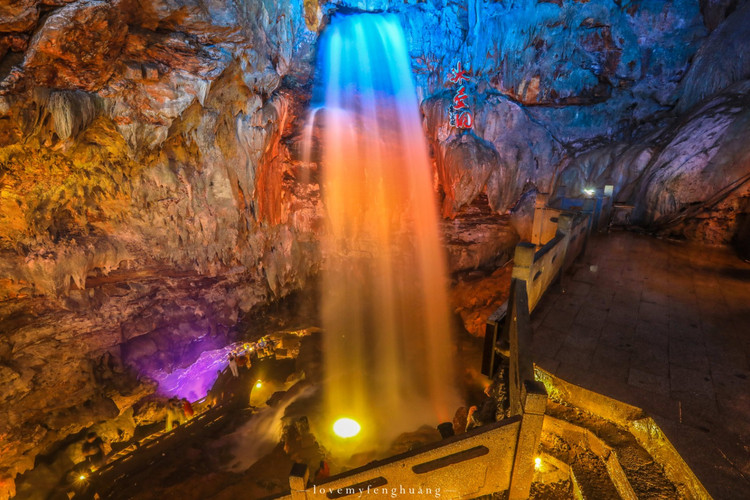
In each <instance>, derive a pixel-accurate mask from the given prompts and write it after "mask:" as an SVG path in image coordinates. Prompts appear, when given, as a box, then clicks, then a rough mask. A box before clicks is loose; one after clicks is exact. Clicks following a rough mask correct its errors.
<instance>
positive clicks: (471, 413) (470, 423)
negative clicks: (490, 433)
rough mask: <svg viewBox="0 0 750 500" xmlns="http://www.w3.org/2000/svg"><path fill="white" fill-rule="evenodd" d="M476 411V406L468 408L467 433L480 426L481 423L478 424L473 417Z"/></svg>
mask: <svg viewBox="0 0 750 500" xmlns="http://www.w3.org/2000/svg"><path fill="white" fill-rule="evenodd" d="M476 411H477V407H476V406H471V407H469V414H468V415H467V416H466V430H467V431H470V430H471V429H473V428H475V427H479V426H480V425H482V424H481V422H479V421H478V420H477V418H476V416H475V415H474V414H475V413H476Z"/></svg>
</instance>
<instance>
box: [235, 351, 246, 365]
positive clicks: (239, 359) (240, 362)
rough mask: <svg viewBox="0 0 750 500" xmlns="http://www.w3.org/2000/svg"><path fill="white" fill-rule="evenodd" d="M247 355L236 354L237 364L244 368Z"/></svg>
mask: <svg viewBox="0 0 750 500" xmlns="http://www.w3.org/2000/svg"><path fill="white" fill-rule="evenodd" d="M247 361H248V359H247V355H246V354H244V353H242V354H240V355H239V356H237V366H239V367H242V368H245V367H247Z"/></svg>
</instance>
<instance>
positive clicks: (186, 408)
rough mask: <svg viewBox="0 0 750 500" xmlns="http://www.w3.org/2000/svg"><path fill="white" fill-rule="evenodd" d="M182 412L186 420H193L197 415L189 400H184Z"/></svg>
mask: <svg viewBox="0 0 750 500" xmlns="http://www.w3.org/2000/svg"><path fill="white" fill-rule="evenodd" d="M182 412H183V414H184V415H185V418H186V419H190V418H193V415H195V411H193V405H191V404H190V401H188V400H187V398H182Z"/></svg>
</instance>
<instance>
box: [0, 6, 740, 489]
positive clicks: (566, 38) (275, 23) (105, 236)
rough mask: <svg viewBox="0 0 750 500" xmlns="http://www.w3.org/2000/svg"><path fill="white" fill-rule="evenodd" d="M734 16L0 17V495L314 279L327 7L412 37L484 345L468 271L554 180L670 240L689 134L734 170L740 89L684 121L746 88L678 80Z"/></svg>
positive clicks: (467, 10)
mask: <svg viewBox="0 0 750 500" xmlns="http://www.w3.org/2000/svg"><path fill="white" fill-rule="evenodd" d="M743 5H746V4H745V3H744V2H728V3H727V2H723V3H722V2H721V1H713V0H710V1H709V0H706V1H701V2H698V1H697V0H696V1H691V0H673V1H666V2H665V1H651V0H641V1H635V2H619V1H613V0H590V1H588V2H581V1H576V0H547V1H543V0H539V1H537V0H525V1H521V0H516V1H504V2H495V1H488V0H460V1H459V0H430V1H427V2H423V1H417V0H407V1H404V2H386V1H381V0H373V1H364V0H363V1H340V2H332V1H323V0H318V1H315V0H312V1H309V0H304V1H303V0H280V1H266V0H246V1H244V2H235V1H231V0H212V1H210V2H209V1H205V0H21V1H16V2H12V3H10V4H7V3H5V4H3V5H0V332H2V336H0V376H2V380H3V381H7V383H6V384H3V388H2V389H1V390H0V437H1V438H2V439H1V440H0V498H2V497H3V495H5V496H7V495H9V494H11V493H12V491H13V487H14V486H13V478H14V477H15V476H16V475H17V474H18V473H20V472H22V471H24V470H27V469H29V468H31V467H33V465H34V460H35V457H36V456H37V455H39V454H45V453H51V452H53V451H54V450H55V449H56V448H57V447H58V445H59V443H60V442H61V440H62V439H63V438H65V436H68V435H72V434H75V433H77V432H79V431H80V430H82V429H84V428H86V427H89V426H91V425H92V424H94V423H96V422H97V421H100V420H102V419H107V418H113V417H115V416H117V415H124V414H125V412H126V411H129V410H128V408H130V407H131V406H132V405H133V404H134V403H135V402H136V401H138V400H140V399H142V398H143V397H145V396H147V395H149V394H152V393H153V392H154V390H155V387H154V386H153V384H151V383H150V382H149V381H148V379H147V378H146V375H147V374H148V373H149V371H152V370H170V369H172V368H173V367H176V366H182V365H184V364H187V363H190V362H191V361H192V360H194V359H195V358H196V357H197V354H198V353H199V352H200V351H201V350H202V349H205V348H210V347H213V346H216V345H219V344H221V343H222V342H226V340H227V339H228V338H230V337H231V336H232V335H233V334H234V333H233V328H235V325H236V323H237V320H238V318H239V317H241V316H242V315H243V314H244V313H246V312H248V311H249V310H251V309H252V308H253V307H255V306H261V305H263V304H267V303H268V302H269V301H271V300H273V299H274V298H277V297H282V296H284V295H285V294H287V293H289V292H290V291H293V290H297V289H300V288H302V287H303V286H304V285H305V283H307V282H308V281H309V280H310V279H311V278H312V277H313V276H314V275H315V273H316V271H317V269H318V268H319V266H320V265H321V262H320V260H321V259H320V256H319V254H318V250H317V245H316V241H317V235H316V231H317V228H318V227H319V225H320V217H321V210H320V194H319V187H318V183H317V173H318V166H317V165H316V164H314V163H305V162H303V161H302V159H301V158H300V156H301V155H300V144H299V143H300V140H301V137H302V123H303V121H304V117H305V113H306V106H307V104H308V102H309V99H310V94H311V92H312V87H313V83H312V82H313V72H314V59H315V42H316V39H317V35H318V33H319V31H320V30H321V29H324V26H325V23H326V19H327V17H328V16H330V15H332V13H333V12H335V11H337V10H339V9H342V8H349V9H361V10H369V11H377V10H388V11H390V12H393V13H395V14H396V15H398V16H400V18H401V20H402V24H403V26H404V28H405V30H406V33H407V37H408V40H409V44H410V47H409V48H410V54H411V58H412V66H413V69H414V73H415V78H416V82H417V86H418V92H419V95H420V98H421V99H422V110H423V113H424V125H425V131H426V134H427V137H428V139H429V141H430V144H431V147H432V152H433V156H434V160H435V172H436V189H437V190H438V191H439V193H440V196H441V200H440V202H441V204H442V213H443V215H444V216H445V217H446V219H447V220H446V221H445V223H444V224H443V229H444V231H445V234H446V242H447V246H448V249H449V253H450V259H451V263H452V266H453V270H454V271H457V272H459V271H460V272H469V273H470V275H467V276H468V277H465V278H460V279H458V280H457V283H458V285H457V288H456V293H455V294H454V295H455V300H456V309H457V310H458V311H459V312H460V314H461V316H462V317H464V319H465V322H466V325H467V327H469V328H470V329H471V330H472V331H478V330H480V329H481V324H482V321H483V320H482V316H481V314H479V315H477V314H476V311H475V310H476V309H477V308H480V309H482V311H485V310H490V309H492V307H493V304H494V302H496V301H497V300H500V299H501V298H502V294H503V291H502V290H500V289H499V288H502V286H504V285H502V286H501V285H498V283H499V284H502V283H505V281H506V280H505V276H504V275H491V274H490V275H489V276H488V277H487V280H488V281H482V278H481V272H480V273H478V274H477V273H473V271H474V270H476V269H478V268H483V267H488V268H491V267H492V266H494V265H497V264H501V263H502V261H503V260H504V259H505V258H506V257H505V256H507V255H508V254H509V252H510V250H509V249H510V248H512V245H513V244H514V243H515V241H516V239H517V237H518V236H517V231H516V230H513V228H512V227H510V226H509V221H510V220H521V219H523V217H522V213H521V212H523V210H522V209H521V208H519V207H524V206H526V205H527V203H526V204H524V202H523V200H524V199H525V198H524V197H525V196H526V194H528V193H532V192H533V191H534V190H539V191H542V192H548V191H550V190H551V189H552V188H553V186H555V185H557V184H560V185H562V184H561V183H558V182H557V180H556V179H557V177H558V173H559V172H561V171H562V172H563V173H562V176H561V177H560V178H561V179H565V183H563V184H565V185H566V186H574V185H576V183H579V184H580V183H582V182H586V181H588V179H589V178H590V177H592V176H593V177H596V176H598V177H596V178H597V179H598V178H603V177H602V176H608V175H609V176H610V177H609V178H617V179H618V181H617V182H619V184H618V194H619V196H621V197H627V198H630V197H631V196H632V197H634V198H637V199H639V200H642V202H641V203H642V206H643V207H644V209H643V220H644V221H645V222H646V223H649V224H658V223H660V222H661V221H664V220H666V219H665V217H667V218H668V217H670V216H671V215H670V214H672V213H673V211H674V210H677V209H679V207H681V206H693V205H694V204H695V203H696V199H697V198H696V196H697V197H698V198H699V197H700V193H699V192H698V191H697V190H695V191H694V192H692V193H693V194H694V196H692V195H691V196H692V197H691V196H682V195H678V196H673V197H672V198H668V197H667V198H665V196H664V194H663V192H662V191H660V190H659V189H658V186H661V185H670V186H676V187H674V189H677V190H678V191H679V190H680V189H682V188H681V187H680V186H683V185H686V184H685V180H684V179H683V180H682V181H681V180H679V179H681V178H683V177H680V176H683V174H684V173H683V171H682V170H681V167H679V162H678V161H677V159H678V158H680V157H681V156H680V155H679V154H677V153H674V151H675V148H678V145H680V144H683V143H684V142H685V141H684V140H683V139H682V138H683V137H688V136H690V135H691V134H694V133H696V130H697V131H698V132H700V133H704V132H705V133H708V131H709V130H714V129H715V130H719V129H720V130H722V131H724V132H722V133H721V134H718V135H717V134H714V135H712V136H711V137H715V138H717V141H718V138H719V137H720V136H721V137H725V136H726V137H727V140H726V141H724V142H720V143H718V142H711V141H712V139H711V138H706V142H705V144H706V147H711V146H712V145H714V146H716V147H717V148H718V149H717V151H716V152H715V154H714V155H713V156H712V158H716V160H712V161H709V162H705V163H704V166H705V168H704V169H703V170H700V169H699V170H691V172H703V171H707V170H711V169H714V168H717V169H718V170H717V171H716V172H715V175H714V174H712V175H714V177H712V178H711V179H712V180H711V181H710V182H709V183H719V182H720V179H719V178H720V177H721V176H722V175H729V173H736V172H738V169H739V170H741V167H738V166H737V162H734V163H732V162H733V161H734V160H733V158H740V156H737V155H740V153H739V152H736V151H735V149H732V148H733V147H734V146H732V145H731V144H733V142H732V141H731V138H734V137H740V136H741V134H742V133H744V132H743V131H745V130H746V128H743V127H745V126H746V125H745V123H746V122H747V120H746V113H745V112H744V111H742V109H740V110H735V108H738V107H739V108H743V109H747V103H746V101H745V100H743V99H744V97H741V95H745V94H744V92H745V91H744V87H737V89H735V90H734V91H732V92H733V93H732V92H730V93H729V94H726V95H725V96H724V97H716V98H715V99H716V100H715V101H712V102H713V104H707V105H706V106H704V107H701V108H700V109H697V110H694V111H691V113H692V114H691V115H690V117H691V118H689V119H688V121H687V122H686V121H685V120H682V121H680V120H677V119H676V118H675V115H674V113H673V108H674V106H675V105H676V104H679V105H680V106H686V108H685V109H687V108H690V106H693V104H689V105H688V104H687V103H688V102H689V101H691V99H693V100H694V99H700V98H703V97H704V96H705V95H707V94H708V93H714V92H716V91H720V90H722V88H723V86H725V84H728V83H731V82H735V81H738V80H739V79H741V78H740V77H739V76H737V74H735V73H736V71H735V69H736V67H744V66H742V65H739V66H736V67H735V66H733V67H732V68H730V69H731V71H730V73H731V75H730V76H728V77H727V78H726V79H722V80H717V83H716V84H715V85H713V86H710V87H706V86H696V85H692V84H689V81H690V78H685V79H684V82H683V83H680V82H681V80H682V79H683V76H684V75H685V74H686V71H687V72H689V73H688V75H692V74H693V73H690V72H691V71H699V70H692V69H690V61H691V58H692V57H693V56H695V57H696V61H698V62H696V65H695V67H697V65H698V64H699V63H700V61H703V60H704V59H706V60H708V59H710V58H709V57H708V56H703V55H702V54H709V55H710V51H709V49H705V48H704V49H701V50H702V52H701V51H699V47H700V45H701V43H702V42H703V40H704V38H705V37H706V35H707V33H708V31H709V30H712V34H711V38H709V40H710V43H713V44H714V45H713V46H717V47H722V46H724V45H722V44H725V43H727V42H726V41H725V40H730V41H731V40H735V39H734V38H731V36H729V37H728V38H727V35H726V32H728V31H732V30H733V29H734V28H731V27H730V28H725V26H729V25H730V24H731V25H732V26H735V25H736V26H740V27H743V26H746V25H747V23H745V24H743V23H742V21H741V20H740V21H735V20H733V19H736V17H734V16H738V15H745V13H746V11H747V9H746V7H742V6H743ZM727 16H729V17H728V18H727V19H726V20H724V18H725V17H727ZM704 18H705V22H704ZM742 19H744V18H742ZM732 23H734V24H732ZM707 27H708V29H707ZM738 50H739V49H738ZM740 52H741V51H740ZM740 52H738V53H740ZM696 53H697V54H698V55H697V56H696ZM742 53H743V54H744V52H742ZM743 57H744V56H743ZM742 61H745V59H742ZM459 62H461V63H462V64H463V65H464V67H466V68H468V69H470V75H471V81H470V83H468V84H467V92H468V94H469V95H470V107H471V109H472V110H473V112H474V127H473V129H472V130H471V131H470V132H467V133H457V131H456V130H455V129H454V128H451V127H450V126H449V124H448V116H447V108H448V106H449V105H450V102H451V98H452V91H451V89H450V88H449V85H448V83H447V82H446V79H447V77H448V75H449V73H450V71H451V69H453V68H454V67H455V66H456V64H457V63H459ZM701 64H702V63H701ZM742 64H744V62H743V63H742ZM701 71H702V70H701ZM743 71H744V70H743ZM698 87H700V88H698ZM696 88H697V90H691V89H696ZM680 95H682V96H683V97H680ZM691 95H693V96H696V97H689V96H691ZM719 116H722V117H724V118H721V119H720V118H719ZM693 122H695V123H697V124H698V125H695V127H697V129H696V128H691V127H692V125H689V124H690V123H693ZM711 124H714V125H711ZM666 126H671V127H672V128H671V129H669V131H666V132H665V131H664V130H665V127H666ZM712 126H713V127H714V129H711V127H712ZM717 127H718V128H717ZM722 134H723V135H722ZM726 134H729V135H726ZM636 139H637V140H636ZM603 144H606V145H607V146H606V147H604V148H599V149H597V147H599V146H601V145H603ZM612 144H616V145H615V146H612ZM670 145H671V146H670ZM699 155H700V153H699V152H696V153H695V156H696V157H697V156H699ZM732 155H735V156H732ZM657 158H661V160H657ZM742 158H744V156H743V157H742ZM719 159H721V160H720V161H719ZM717 165H718V166H717ZM721 165H724V166H721ZM740 165H741V163H740ZM722 169H723V170H722ZM722 172H724V174H722ZM586 176H588V177H586ZM584 178H585V179H586V180H585V181H584V180H583V179H584ZM643 179H646V181H642V180H643ZM707 182H708V181H707ZM670 183H672V184H670ZM712 185H713V184H712ZM571 189H575V188H571ZM670 189H673V188H672V187H670ZM736 192H737V193H739V192H740V191H736ZM732 200H734V201H732ZM743 200H746V198H743V197H741V196H739V195H737V196H736V197H735V198H722V199H721V200H719V201H717V202H716V203H713V204H711V210H713V212H711V214H720V215H717V216H716V217H731V213H732V211H733V210H735V211H736V210H739V208H738V207H739V206H740V205H741V204H742V203H746V201H743ZM514 210H515V212H516V214H515V216H513V217H506V216H503V215H502V214H505V213H506V212H507V211H514ZM524 213H525V212H524ZM721 214H724V215H721ZM710 217H714V215H711V216H710ZM710 217H709V218H710ZM714 218H715V217H714ZM699 220H700V218H695V217H694V218H690V219H685V221H684V223H683V225H682V226H680V227H683V228H684V229H681V231H683V232H685V233H688V234H694V233H695V234H698V233H701V232H704V230H705V228H704V226H701V223H699V222H690V221H699ZM711 220H714V219H711ZM690 224H693V226H691V225H690ZM696 224H697V225H696ZM521 226H524V224H523V221H521V223H519V224H518V227H519V228H520V227H521ZM524 227H525V226H524ZM674 227H676V226H674ZM518 231H520V232H522V233H523V231H524V230H523V229H518ZM471 273H473V274H471ZM472 290H474V291H472ZM476 290H480V292H481V293H480V295H481V300H480V299H476V297H474V295H476V293H475V291H476ZM477 293H478V292H477ZM472 301H473V302H477V304H478V305H477V304H474V305H472V304H473V302H472ZM480 302H481V304H479V303H480ZM482 314H484V313H482Z"/></svg>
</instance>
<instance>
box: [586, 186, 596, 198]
mask: <svg viewBox="0 0 750 500" xmlns="http://www.w3.org/2000/svg"><path fill="white" fill-rule="evenodd" d="M595 193H596V188H591V187H588V188H583V194H585V195H586V196H588V197H591V196H594V194H595Z"/></svg>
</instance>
